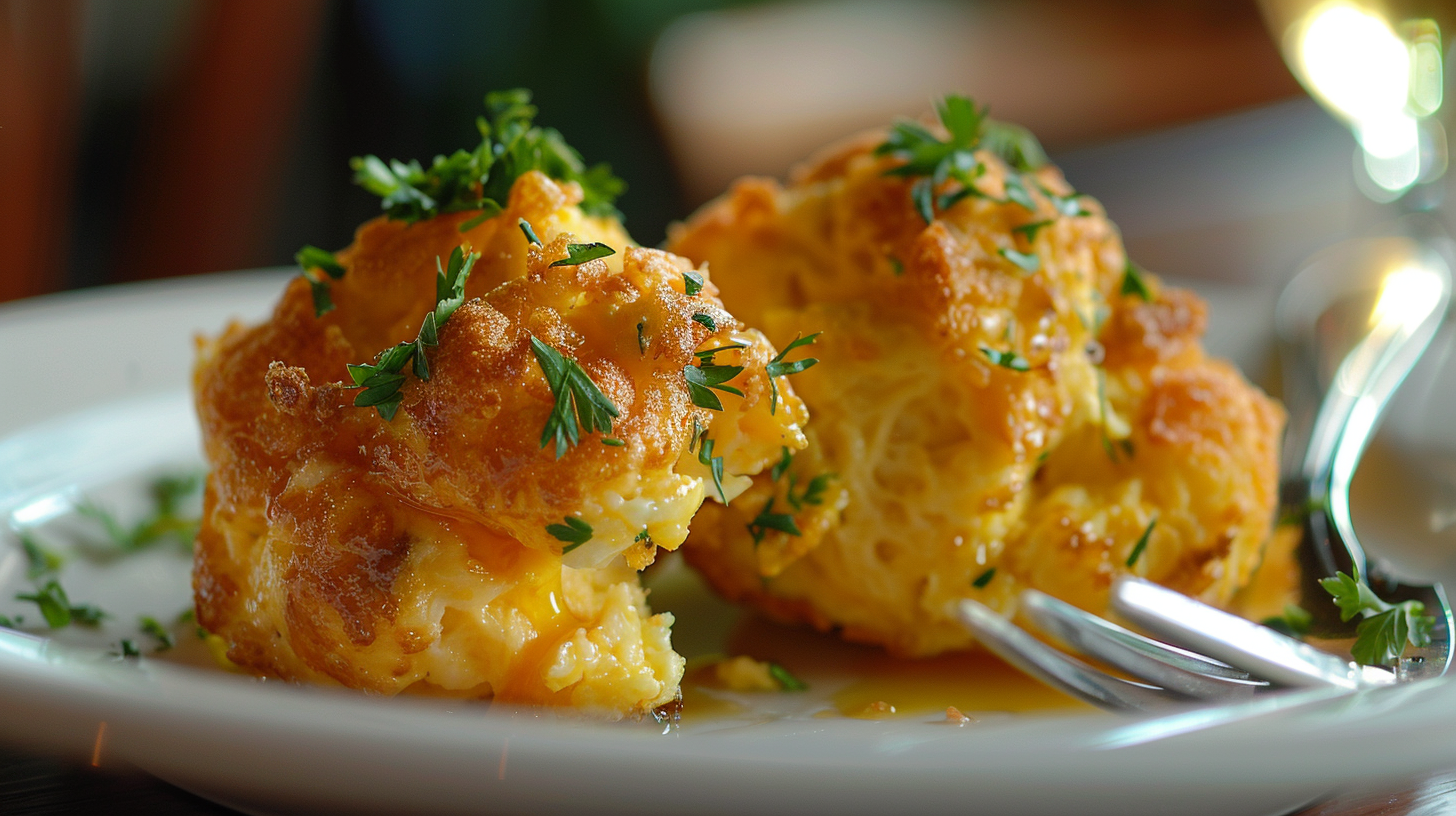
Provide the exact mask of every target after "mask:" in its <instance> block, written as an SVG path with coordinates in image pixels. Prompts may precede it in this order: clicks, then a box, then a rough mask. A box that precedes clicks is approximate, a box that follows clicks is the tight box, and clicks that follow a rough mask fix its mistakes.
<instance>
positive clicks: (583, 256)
mask: <svg viewBox="0 0 1456 816" xmlns="http://www.w3.org/2000/svg"><path fill="white" fill-rule="evenodd" d="M616 254H617V250H615V249H612V248H611V247H609V246H607V245H606V244H603V243H600V242H597V241H593V242H591V243H590V244H567V245H566V257H565V258H562V259H561V260H559V261H552V262H551V265H552V266H581V265H582V264H584V263H586V262H587V261H595V260H596V259H598V258H605V257H607V256H608V255H616Z"/></svg>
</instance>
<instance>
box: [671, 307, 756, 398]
mask: <svg viewBox="0 0 1456 816" xmlns="http://www.w3.org/2000/svg"><path fill="white" fill-rule="evenodd" d="M696 317H697V316H696V315H694V319H696ZM730 348H743V346H741V345H732V346H719V347H718V348H714V349H708V350H706V351H704V352H698V353H697V357H698V359H699V361H700V362H699V364H698V365H693V364H692V363H689V364H687V365H685V366H683V376H684V377H685V378H686V379H687V382H688V397H689V398H690V399H691V400H692V401H693V404H694V405H696V406H698V407H699V408H707V409H708V410H710V411H721V410H723V401H722V400H720V399H718V395H717V394H714V393H713V391H722V392H724V393H725V394H733V395H736V396H739V397H741V396H743V392H742V391H740V390H738V389H737V388H734V387H733V386H731V385H724V383H726V382H728V381H729V380H731V379H733V378H734V377H737V376H738V375H739V374H742V373H743V366H735V365H718V364H717V363H715V362H713V355H714V354H715V353H717V352H720V351H723V350H725V349H730Z"/></svg>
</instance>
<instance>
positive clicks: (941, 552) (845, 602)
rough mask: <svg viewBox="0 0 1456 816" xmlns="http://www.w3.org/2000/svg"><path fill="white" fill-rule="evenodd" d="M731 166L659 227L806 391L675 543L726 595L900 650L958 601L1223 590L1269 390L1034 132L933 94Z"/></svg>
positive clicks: (1263, 506) (1252, 480) (1269, 418)
mask: <svg viewBox="0 0 1456 816" xmlns="http://www.w3.org/2000/svg"><path fill="white" fill-rule="evenodd" d="M939 113H940V121H939V122H937V123H935V124H934V125H921V124H918V123H913V122H904V123H900V124H898V125H896V126H895V127H894V128H892V129H891V130H889V131H888V132H885V131H882V132H878V133H873V134H868V135H866V136H863V137H860V138H857V139H853V140H851V141H849V142H847V143H845V144H842V145H840V146H838V147H835V148H831V149H830V150H828V151H827V152H826V153H824V154H823V155H822V156H820V157H819V158H818V159H817V160H814V161H811V162H810V163H808V164H807V165H806V166H804V167H801V168H799V169H798V170H796V172H795V173H794V174H793V176H792V178H791V181H790V182H789V183H788V184H787V185H781V184H779V183H777V182H775V181H772V180H767V179H757V178H748V179H744V180H741V181H739V182H738V183H736V184H735V185H734V187H733V188H732V189H731V190H730V191H729V192H728V193H727V194H726V195H725V196H723V197H722V198H720V199H719V200H717V201H714V202H712V203H710V204H708V205H707V206H705V207H704V208H703V209H702V210H701V211H699V212H698V213H697V214H696V215H695V216H693V217H692V218H691V219H690V220H689V221H688V222H687V223H686V224H684V225H679V226H678V227H677V228H676V229H675V231H674V232H673V233H672V234H671V236H670V241H669V250H670V251H672V252H675V253H678V254H681V255H684V256H686V257H688V258H690V259H691V260H692V261H694V262H697V263H704V264H706V265H707V267H708V268H709V269H710V270H711V271H712V273H713V279H714V281H715V282H716V283H717V285H718V287H719V288H720V290H721V296H722V299H723V301H724V303H725V304H726V305H727V306H728V308H729V309H731V310H732V311H733V313H734V314H736V315H738V316H739V317H740V318H742V319H744V320H745V321H747V322H748V323H749V324H751V325H754V326H758V327H760V328H762V329H763V330H764V331H765V332H766V333H767V334H768V336H769V338H770V339H771V340H773V341H774V342H775V343H777V344H779V345H780V347H783V346H784V345H785V344H787V343H789V342H791V341H792V340H793V339H794V338H795V337H803V336H809V335H814V334H817V335H818V336H817V338H816V343H815V345H814V354H815V357H816V358H818V360H819V364H818V365H816V366H814V367H813V368H812V369H809V370H806V371H804V372H803V373H801V374H799V375H798V376H797V377H796V378H795V380H794V385H795V387H796V389H797V391H798V395H799V396H800V397H802V399H803V401H804V403H805V404H806V405H807V406H808V408H809V411H810V413H811V414H812V415H813V418H814V419H813V422H812V423H811V424H810V425H809V426H808V427H807V429H806V433H807V436H808V440H809V444H808V447H807V448H806V449H805V450H804V451H803V452H801V453H798V454H793V453H792V452H791V451H787V450H786V451H784V452H783V453H782V455H781V459H780V462H779V463H778V464H777V465H776V466H775V467H773V468H771V469H768V470H765V471H761V472H760V473H758V474H757V475H755V476H754V477H753V479H752V486H751V487H749V488H748V489H747V490H745V492H744V493H743V495H742V496H740V497H739V498H738V499H737V500H736V501H734V502H733V503H732V504H731V505H728V506H726V507H718V506H714V507H709V508H705V510H704V512H703V513H702V514H701V515H700V516H699V517H698V519H697V520H696V521H695V522H694V525H693V531H692V534H691V535H690V537H689V541H688V544H687V546H686V547H685V548H684V554H685V557H686V558H687V559H688V561H689V562H690V563H691V564H693V565H694V566H695V567H696V568H697V569H698V570H699V571H700V572H701V573H702V574H703V575H704V576H706V578H707V580H708V581H709V582H710V583H711V584H712V585H713V586H714V587H715V588H716V589H717V590H718V591H719V592H720V593H721V594H723V595H724V596H726V597H727V598H729V599H731V600H735V601H741V602H745V603H748V604H751V605H753V606H756V607H758V608H760V609H762V610H764V611H766V612H767V613H769V614H770V615H772V616H775V617H777V618H780V619H785V620H794V621H802V622H807V623H810V624H812V625H814V626H816V627H818V628H820V629H825V630H829V629H834V630H838V631H839V632H840V633H842V635H843V636H844V637H845V638H847V639H850V640H856V641H866V642H871V643H877V644H882V645H883V646H885V647H886V648H888V649H889V650H891V651H892V652H895V653H898V654H903V655H907V656H922V655H931V654H935V653H939V652H943V651H947V650H955V649H963V648H967V647H970V646H971V645H972V643H973V638H972V636H971V635H970V634H969V633H968V632H967V631H966V630H965V629H964V628H963V627H962V626H961V625H959V624H958V623H957V622H956V620H955V619H954V612H953V610H954V606H955V602H956V601H957V600H959V599H962V598H973V599H976V600H979V601H981V602H983V603H986V604H988V605H990V606H992V607H993V608H996V609H998V610H1000V611H1002V612H1003V613H1005V614H1007V615H1010V616H1014V615H1015V614H1016V599H1017V597H1018V594H1019V592H1020V590H1022V589H1023V588H1026V587H1034V588H1037V589H1040V590H1042V591H1045V592H1048V593H1050V594H1052V595H1055V596H1057V597H1059V598H1062V599H1064V600H1066V601H1069V602H1071V603H1074V604H1076V605H1077V606H1080V607H1082V608H1084V609H1087V610H1090V611H1092V612H1095V613H1099V614H1101V613H1104V612H1105V611H1106V607H1107V598H1108V589H1109V586H1110V584H1111V582H1112V581H1113V579H1114V578H1116V577H1117V576H1119V575H1121V574H1125V573H1133V574H1136V575H1139V576H1143V577H1146V578H1148V579H1151V580H1153V581H1156V582H1158V583H1161V584H1164V585H1167V586H1169V587H1172V588H1174V589H1177V590H1179V591H1182V592H1184V593H1187V594H1189V595H1192V596H1194V597H1197V598H1199V599H1201V600H1203V601H1206V602H1210V603H1213V604H1219V605H1227V604H1228V603H1229V602H1230V600H1231V599H1232V597H1233V595H1234V593H1235V592H1236V591H1238V590H1239V589H1240V588H1241V587H1243V586H1244V585H1245V584H1246V583H1247V582H1248V581H1249V579H1250V575H1251V573H1252V572H1253V570H1254V569H1255V568H1256V566H1257V565H1258V564H1259V563H1260V558H1261V553H1262V550H1263V548H1264V545H1265V542H1266V541H1267V540H1268V539H1269V538H1270V532H1271V527H1272V524H1273V521H1274V519H1273V516H1274V511H1275V506H1276V493H1277V468H1278V464H1277V459H1278V439H1279V434H1280V433H1281V430H1282V426H1283V412H1282V409H1281V408H1280V407H1279V406H1278V405H1277V404H1276V403H1274V402H1273V401H1271V400H1270V399H1269V398H1268V397H1266V396H1265V395H1264V394H1263V393H1262V392H1260V391H1259V390H1258V389H1257V388H1255V387H1254V386H1252V385H1250V384H1249V383H1248V382H1247V381H1245V379H1244V378H1243V377H1242V376H1241V375H1240V373H1239V372H1238V371H1237V370H1236V369H1234V368H1233V367H1232V366H1231V365H1229V364H1228V363H1226V362H1223V361H1220V360H1216V359H1212V358H1210V357H1209V356H1207V355H1206V354H1205V353H1204V350H1203V348H1202V346H1201V337H1202V334H1203V331H1204V328H1205V307H1204V304H1203V302H1202V301H1201V300H1200V299H1199V298H1198V297H1197V296H1196V295H1194V294H1192V293H1191V292H1188V291H1184V290H1180V289H1175V288H1172V287H1168V286H1164V285H1162V284H1161V283H1160V282H1159V281H1158V279H1157V278H1155V277H1154V276H1152V275H1150V274H1147V273H1145V272H1143V271H1142V270H1140V269H1138V268H1137V267H1136V266H1135V265H1133V264H1132V263H1130V262H1129V260H1128V259H1127V257H1126V255H1125V253H1124V250H1123V246H1122V243H1121V240H1120V238H1119V235H1118V232H1117V229H1116V228H1115V227H1114V226H1113V224H1112V223H1111V222H1110V221H1109V220H1108V219H1107V217H1106V215H1105V214H1104V212H1103V210H1102V208H1101V206H1100V205H1099V204H1098V203H1097V202H1096V201H1094V200H1093V199H1091V198H1089V197H1087V196H1084V195H1080V194H1078V193H1076V192H1075V191H1074V190H1073V189H1072V188H1071V187H1070V186H1069V185H1068V184H1067V182H1066V181H1065V180H1064V179H1063V178H1062V176H1061V174H1060V173H1059V171H1058V170H1057V169H1056V168H1055V167H1053V166H1051V165H1049V164H1047V163H1046V161H1045V156H1044V154H1042V153H1041V150H1040V147H1039V146H1038V145H1036V143H1035V141H1034V139H1032V138H1031V137H1030V135H1029V134H1027V133H1026V132H1025V131H1023V130H1021V129H1020V128H1016V127H1015V126H1011V125H1005V124H1001V123H996V122H992V121H990V120H986V119H985V118H984V115H983V114H984V111H983V110H980V109H978V108H976V106H975V105H974V104H973V103H971V102H970V101H969V100H966V99H964V98H958V97H948V98H947V99H946V100H944V101H943V103H942V104H941V107H940V110H939Z"/></svg>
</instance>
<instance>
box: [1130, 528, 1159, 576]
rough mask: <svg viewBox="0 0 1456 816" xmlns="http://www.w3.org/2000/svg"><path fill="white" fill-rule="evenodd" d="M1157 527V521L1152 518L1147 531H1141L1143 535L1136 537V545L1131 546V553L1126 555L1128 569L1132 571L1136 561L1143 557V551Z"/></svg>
mask: <svg viewBox="0 0 1456 816" xmlns="http://www.w3.org/2000/svg"><path fill="white" fill-rule="evenodd" d="M1157 526H1158V519H1157V517H1156V516H1154V517H1153V520H1152V521H1150V522H1148V527H1147V529H1146V530H1143V534H1142V535H1141V536H1139V537H1138V540H1137V543H1136V544H1134V545H1132V552H1130V553H1128V555H1127V568H1128V569H1132V568H1133V565H1134V564H1136V563H1137V562H1138V559H1139V558H1142V557H1143V550H1146V549H1147V548H1148V539H1150V538H1152V537H1153V528H1154V527H1157Z"/></svg>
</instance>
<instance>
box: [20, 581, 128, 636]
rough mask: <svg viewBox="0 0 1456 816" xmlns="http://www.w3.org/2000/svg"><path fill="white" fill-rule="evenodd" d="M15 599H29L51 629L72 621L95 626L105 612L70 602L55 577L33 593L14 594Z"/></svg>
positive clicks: (104, 615)
mask: <svg viewBox="0 0 1456 816" xmlns="http://www.w3.org/2000/svg"><path fill="white" fill-rule="evenodd" d="M15 600H17V601H29V602H31V603H33V604H35V605H36V606H37V607H39V608H40V614H41V617H43V618H45V622H46V625H47V626H49V627H50V628H52V629H60V628H62V627H64V626H68V625H70V624H72V623H75V624H80V625H83V626H95V625H96V624H98V623H100V622H101V619H102V618H104V617H106V613H105V612H102V611H101V610H100V609H97V608H96V607H94V606H91V605H90V604H80V605H76V604H72V603H71V599H70V598H67V597H66V590H64V589H62V588H61V585H60V582H58V581H56V580H55V579H51V580H49V581H46V582H45V584H44V585H43V586H40V587H37V588H36V590H35V592H34V593H31V594H25V593H21V594H19V595H16V596H15Z"/></svg>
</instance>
